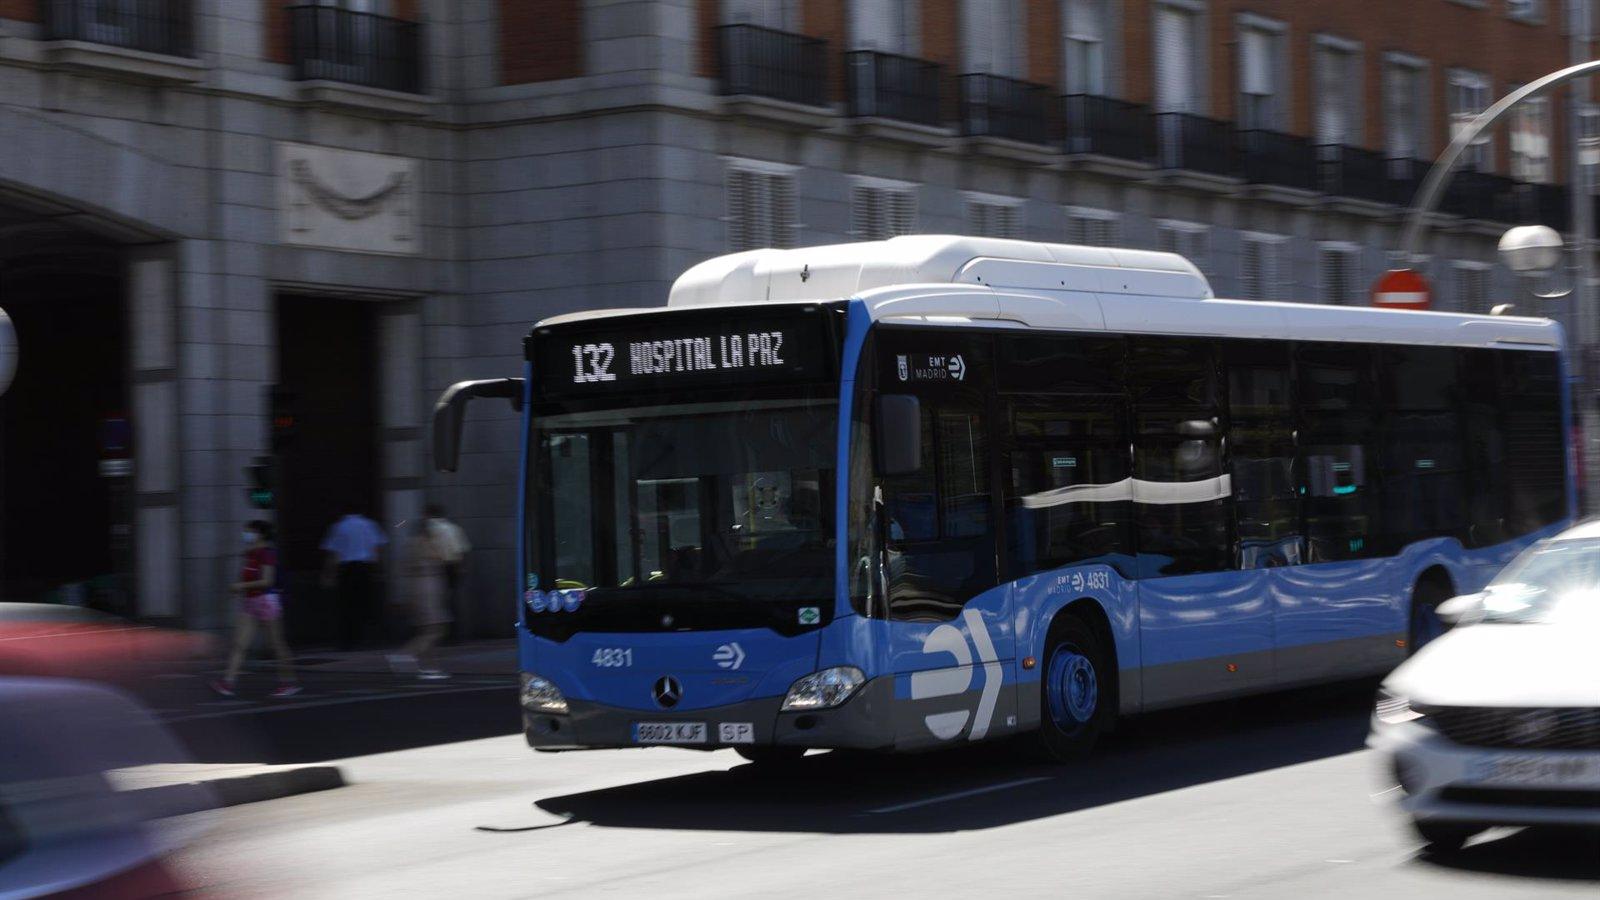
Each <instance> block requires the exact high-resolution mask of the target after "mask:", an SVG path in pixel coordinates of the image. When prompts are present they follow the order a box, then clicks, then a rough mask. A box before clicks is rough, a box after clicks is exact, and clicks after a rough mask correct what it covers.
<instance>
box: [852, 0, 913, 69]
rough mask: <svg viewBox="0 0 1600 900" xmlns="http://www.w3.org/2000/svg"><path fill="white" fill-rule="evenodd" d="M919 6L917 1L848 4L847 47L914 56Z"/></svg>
mask: <svg viewBox="0 0 1600 900" xmlns="http://www.w3.org/2000/svg"><path fill="white" fill-rule="evenodd" d="M921 5H922V4H921V3H919V2H917V0H855V2H853V3H851V4H850V44H851V46H852V47H853V48H854V49H856V50H879V51H882V52H884V53H899V54H903V55H906V56H915V55H916V54H917V47H918V45H919V44H920V43H921V42H920V41H919V40H918V39H917V35H918V32H919V31H920V30H921V27H922V25H921V18H920V16H918V15H917V12H918V10H919V9H920V7H921Z"/></svg>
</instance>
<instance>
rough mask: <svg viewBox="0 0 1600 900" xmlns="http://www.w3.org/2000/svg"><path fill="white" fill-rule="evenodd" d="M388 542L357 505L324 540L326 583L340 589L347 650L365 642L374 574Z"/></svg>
mask: <svg viewBox="0 0 1600 900" xmlns="http://www.w3.org/2000/svg"><path fill="white" fill-rule="evenodd" d="M387 543H389V538H388V536H387V535H385V534H384V533H383V529H382V528H381V527H380V526H379V525H378V523H377V522H374V521H372V520H371V519H369V518H367V517H366V516H364V515H362V514H361V513H360V511H359V510H358V508H356V507H354V506H352V507H351V508H350V511H349V512H348V513H346V514H345V516H344V517H343V518H341V519H340V520H339V521H337V522H335V523H333V525H332V526H331V527H329V528H328V534H327V535H326V536H325V537H323V539H322V550H323V553H324V557H323V565H322V585H323V587H334V586H335V585H337V586H338V588H339V646H340V647H342V648H343V649H346V650H349V649H352V648H354V647H355V646H356V645H357V644H359V643H360V642H361V632H362V631H363V629H364V628H365V627H366V623H367V620H368V619H369V618H370V617H371V616H372V613H373V609H374V607H375V604H374V602H373V592H372V591H373V575H374V573H375V570H376V569H377V566H378V563H379V561H380V560H381V558H382V551H383V546H384V545H385V544H387Z"/></svg>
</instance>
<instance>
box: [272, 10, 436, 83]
mask: <svg viewBox="0 0 1600 900" xmlns="http://www.w3.org/2000/svg"><path fill="white" fill-rule="evenodd" d="M289 26H290V29H289V44H290V53H291V55H292V57H293V59H294V72H295V77H296V78H298V79H300V80H302V81H309V80H312V79H326V80H328V81H342V82H344V83H346V84H359V85H363V86H365V87H372V88H382V89H384V90H390V91H402V92H404V93H409V94H419V93H421V92H422V26H421V25H419V24H418V23H416V22H406V21H402V20H400V19H391V18H389V17H387V16H375V15H373V14H371V13H362V12H352V11H350V10H347V9H339V8H338V7H333V6H291V7H289Z"/></svg>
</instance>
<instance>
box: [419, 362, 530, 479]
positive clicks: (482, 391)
mask: <svg viewBox="0 0 1600 900" xmlns="http://www.w3.org/2000/svg"><path fill="white" fill-rule="evenodd" d="M522 389H523V379H521V378H488V379H484V380H482V381H458V382H456V383H455V384H452V385H450V386H449V387H447V388H445V391H444V393H443V394H440V395H439V402H438V403H435V404H434V405H433V467H434V468H435V469H438V470H439V471H440V472H454V471H455V470H456V467H457V466H459V465H460V464H461V425H462V423H463V422H464V421H465V420H466V417H467V404H468V403H471V402H472V401H474V400H476V399H478V398H479V397H500V398H503V399H506V400H510V401H511V408H512V409H514V410H516V411H518V412H521V411H522Z"/></svg>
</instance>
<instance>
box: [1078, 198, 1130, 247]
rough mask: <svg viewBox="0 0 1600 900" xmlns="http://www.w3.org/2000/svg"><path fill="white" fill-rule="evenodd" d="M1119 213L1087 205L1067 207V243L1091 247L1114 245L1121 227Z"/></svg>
mask: <svg viewBox="0 0 1600 900" xmlns="http://www.w3.org/2000/svg"><path fill="white" fill-rule="evenodd" d="M1118 224H1119V222H1118V219H1117V214H1116V213H1114V212H1112V211H1110V210H1108V209H1092V208H1090V207H1087V206H1069V207H1067V243H1069V244H1087V245H1088V246H1091V247H1114V246H1116V245H1117V243H1118V236H1119V234H1120V231H1121V229H1120V228H1118Z"/></svg>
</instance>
